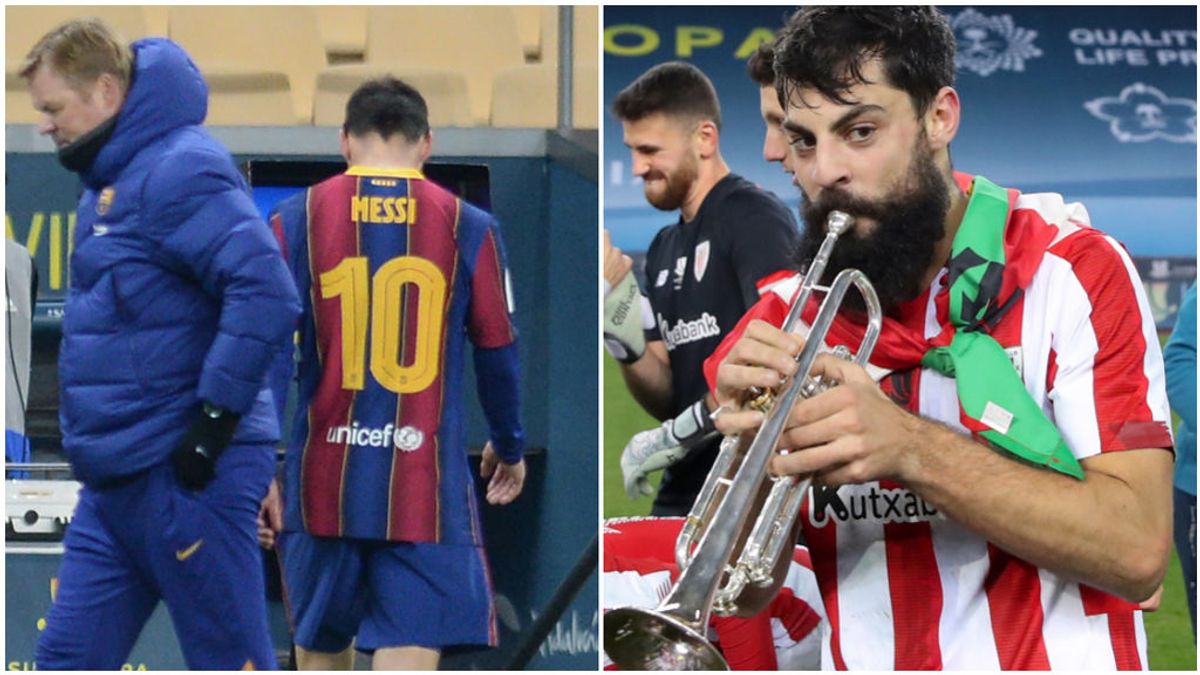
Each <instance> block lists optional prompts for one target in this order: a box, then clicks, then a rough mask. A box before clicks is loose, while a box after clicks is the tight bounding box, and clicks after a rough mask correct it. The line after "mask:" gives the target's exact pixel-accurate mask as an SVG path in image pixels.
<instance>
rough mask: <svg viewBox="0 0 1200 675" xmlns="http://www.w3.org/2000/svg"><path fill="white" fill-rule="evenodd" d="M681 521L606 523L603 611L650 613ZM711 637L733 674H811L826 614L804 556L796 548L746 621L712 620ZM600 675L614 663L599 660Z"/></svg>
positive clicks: (671, 574)
mask: <svg viewBox="0 0 1200 675" xmlns="http://www.w3.org/2000/svg"><path fill="white" fill-rule="evenodd" d="M683 520H684V519H683V518H615V519H611V520H607V521H605V522H604V602H603V604H604V609H605V611H607V610H610V609H616V608H617V607H643V608H653V607H655V606H657V605H658V603H659V602H660V601H662V599H663V598H664V597H666V595H667V593H669V592H670V590H671V583H672V581H673V580H674V578H675V577H676V576H678V575H677V570H676V567H675V563H674V558H675V539H676V538H677V537H678V536H679V529H680V527H682V525H683ZM709 626H710V628H711V630H710V631H709V635H708V637H709V639H710V640H712V641H713V642H714V643H716V645H717V646H718V647H719V648H720V649H721V650H722V653H723V654H724V655H725V658H726V659H727V660H728V661H729V664H730V667H731V668H733V669H734V670H817V669H819V668H820V666H821V633H823V632H824V630H823V627H824V626H825V621H824V609H823V608H822V607H821V594H820V591H819V590H818V589H817V580H816V578H815V577H814V576H813V572H812V562H811V560H810V558H809V555H808V551H807V549H805V547H803V546H797V547H796V549H795V551H794V552H793V555H792V564H791V565H790V566H789V567H788V572H787V578H786V579H785V580H784V585H783V588H782V589H780V591H779V595H778V596H776V597H775V599H774V600H773V601H772V602H771V605H770V606H769V607H768V608H767V609H765V610H763V612H762V614H760V615H758V616H755V617H752V618H750V619H739V618H735V617H728V618H722V617H716V616H714V617H713V618H712V620H710V622H709ZM604 666H605V669H606V670H612V669H615V667H616V666H615V665H614V664H613V663H612V662H611V661H610V660H609V659H608V656H607V655H605V657H604Z"/></svg>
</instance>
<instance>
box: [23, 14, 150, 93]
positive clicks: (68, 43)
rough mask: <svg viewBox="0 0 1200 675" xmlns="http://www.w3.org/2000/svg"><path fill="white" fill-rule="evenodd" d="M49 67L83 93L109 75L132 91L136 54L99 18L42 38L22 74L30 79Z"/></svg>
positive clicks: (71, 23) (72, 23)
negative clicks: (87, 87)
mask: <svg viewBox="0 0 1200 675" xmlns="http://www.w3.org/2000/svg"><path fill="white" fill-rule="evenodd" d="M42 64H47V65H49V66H50V67H51V68H53V69H54V71H55V72H57V73H58V74H59V75H61V76H62V77H63V78H64V79H65V80H67V83H68V84H70V85H71V87H72V88H74V89H76V90H79V89H81V88H82V87H84V86H86V85H90V84H91V83H93V82H95V81H96V79H97V78H99V77H100V76H101V75H103V74H105V73H108V74H110V75H112V76H113V77H115V78H116V79H117V82H118V83H119V84H120V86H121V91H128V89H129V80H130V77H131V73H132V70H133V52H132V51H131V50H130V49H129V45H128V44H127V43H126V42H125V39H124V38H123V37H121V36H120V35H119V34H118V33H117V32H116V31H114V30H112V29H111V28H109V27H108V24H106V23H104V22H103V21H101V20H100V19H98V18H96V17H85V18H82V19H72V20H71V21H68V22H66V23H64V24H62V25H61V26H59V27H57V28H55V29H54V30H52V31H50V32H49V33H46V34H45V35H43V36H42V39H41V40H38V42H37V44H36V45H34V46H33V49H30V50H29V54H27V55H26V56H25V60H24V61H23V62H22V63H21V69H20V70H19V71H18V72H19V73H20V75H21V77H23V78H25V79H26V80H29V79H32V78H33V74H34V72H35V71H36V70H37V69H38V67H39V66H41V65H42Z"/></svg>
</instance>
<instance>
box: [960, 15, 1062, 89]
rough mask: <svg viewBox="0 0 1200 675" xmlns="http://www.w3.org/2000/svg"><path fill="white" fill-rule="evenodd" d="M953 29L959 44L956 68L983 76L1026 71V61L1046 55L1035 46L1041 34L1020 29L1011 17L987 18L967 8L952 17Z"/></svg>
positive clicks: (997, 16)
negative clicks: (1002, 71) (1002, 72)
mask: <svg viewBox="0 0 1200 675" xmlns="http://www.w3.org/2000/svg"><path fill="white" fill-rule="evenodd" d="M950 28H951V29H952V30H953V31H954V37H955V38H956V40H957V42H958V52H957V54H956V55H955V59H954V61H955V65H956V66H957V67H958V68H959V69H960V70H963V69H965V70H969V71H971V72H973V73H975V74H976V75H979V76H980V77H987V76H988V75H991V74H992V73H994V72H995V71H997V70H1009V71H1013V72H1018V73H1019V72H1022V71H1024V70H1025V61H1026V60H1028V59H1032V58H1036V57H1038V56H1041V55H1042V50H1041V49H1038V48H1037V47H1036V46H1034V44H1033V41H1034V40H1036V39H1037V36H1038V33H1037V31H1036V30H1030V29H1028V28H1019V27H1017V26H1016V25H1015V24H1013V20H1012V16H1010V15H1008V14H997V15H996V16H986V15H984V14H981V13H980V12H978V11H976V10H975V9H973V8H967V9H965V10H963V11H961V12H959V13H958V14H955V15H951V16H950Z"/></svg>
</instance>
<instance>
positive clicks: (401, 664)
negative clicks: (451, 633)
mask: <svg viewBox="0 0 1200 675" xmlns="http://www.w3.org/2000/svg"><path fill="white" fill-rule="evenodd" d="M440 657H441V652H439V651H438V650H436V649H430V648H428V647H388V648H386V649H376V650H375V659H374V661H372V663H371V667H372V668H373V669H374V670H437V667H438V659H439V658H440Z"/></svg>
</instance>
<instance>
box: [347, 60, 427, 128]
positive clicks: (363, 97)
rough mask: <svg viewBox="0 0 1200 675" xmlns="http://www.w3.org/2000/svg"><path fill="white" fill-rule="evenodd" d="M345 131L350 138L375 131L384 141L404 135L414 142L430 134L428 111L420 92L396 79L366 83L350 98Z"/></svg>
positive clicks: (390, 78) (383, 79)
mask: <svg viewBox="0 0 1200 675" xmlns="http://www.w3.org/2000/svg"><path fill="white" fill-rule="evenodd" d="M342 129H344V130H345V131H346V133H347V134H349V135H351V136H366V135H367V134H369V133H371V132H372V131H373V132H375V133H378V134H379V135H380V136H382V137H383V140H385V141H386V140H387V139H388V138H390V137H391V136H392V134H403V135H404V138H406V139H407V140H408V141H410V142H414V143H415V142H416V141H418V140H420V139H421V138H423V137H424V136H425V134H428V133H429V109H428V108H427V107H426V106H425V99H424V98H422V97H421V92H419V91H417V90H416V89H413V88H412V87H411V86H409V85H407V84H405V83H404V82H401V81H400V80H397V79H396V78H394V77H391V76H387V77H381V78H379V79H377V80H368V81H366V82H363V83H362V84H361V85H359V87H358V89H355V90H354V93H353V94H351V95H350V100H349V101H347V102H346V123H345V124H343V125H342Z"/></svg>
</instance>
